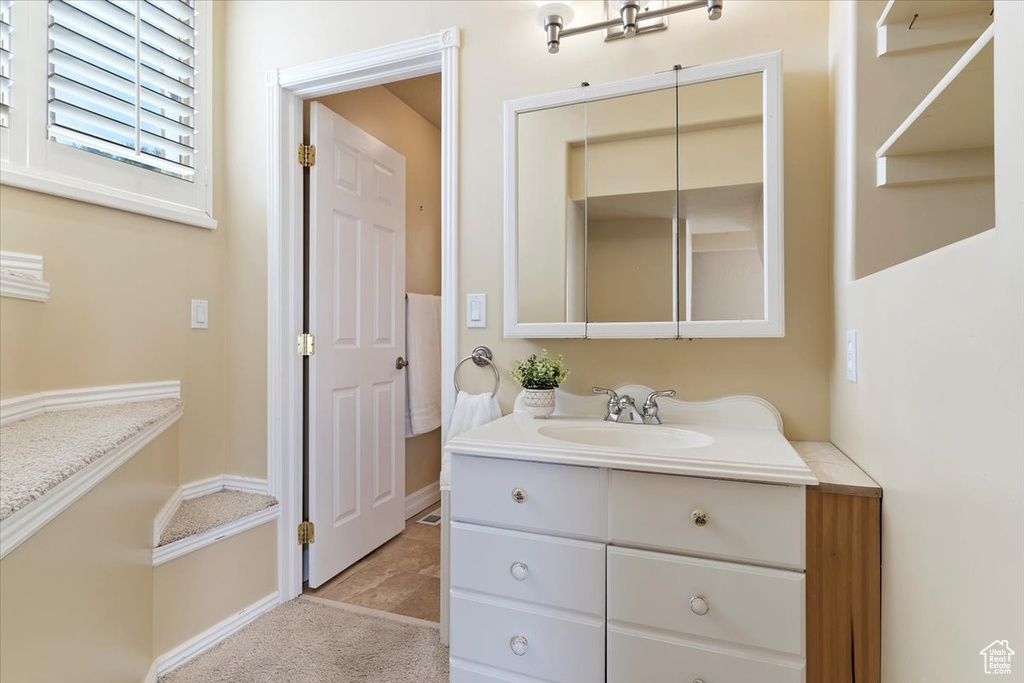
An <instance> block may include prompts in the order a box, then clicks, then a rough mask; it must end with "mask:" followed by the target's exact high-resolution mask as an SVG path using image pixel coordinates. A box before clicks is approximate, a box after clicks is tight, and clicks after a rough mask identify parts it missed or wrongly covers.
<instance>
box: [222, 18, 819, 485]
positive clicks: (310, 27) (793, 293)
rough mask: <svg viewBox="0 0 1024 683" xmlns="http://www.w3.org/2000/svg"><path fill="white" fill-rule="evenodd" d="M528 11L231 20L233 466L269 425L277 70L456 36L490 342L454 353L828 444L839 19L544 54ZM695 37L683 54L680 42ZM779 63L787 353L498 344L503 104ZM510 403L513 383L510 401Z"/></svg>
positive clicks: (464, 250) (471, 277)
mask: <svg viewBox="0 0 1024 683" xmlns="http://www.w3.org/2000/svg"><path fill="white" fill-rule="evenodd" d="M528 5H529V3H521V2H472V3H467V2H450V1H445V2H441V1H437V2H388V3H362V4H360V6H359V10H360V21H358V22H353V21H351V6H350V5H346V4H342V3H317V2H293V3H289V5H288V8H289V11H288V12H286V13H281V12H279V11H277V9H276V6H275V5H273V4H271V3H261V2H232V3H227V4H226V6H225V9H224V11H225V15H226V19H227V22H226V23H227V26H228V27H229V28H228V30H227V32H226V36H225V38H226V46H225V50H226V61H225V65H224V66H225V73H230V74H231V78H225V79H224V80H223V82H224V87H225V88H226V92H225V98H224V102H225V104H224V108H223V110H222V113H223V115H224V117H225V121H229V122H230V125H225V126H223V127H222V129H221V130H220V134H221V135H222V136H223V139H224V143H225V145H224V148H225V154H224V157H225V159H224V163H225V167H226V169H227V171H228V172H229V173H230V177H231V179H232V182H231V184H230V185H226V186H224V187H223V191H222V192H221V193H220V198H221V200H222V202H223V211H222V214H221V219H222V220H223V221H225V223H226V224H227V226H228V232H229V234H230V236H229V245H228V247H229V248H228V266H227V277H226V282H225V286H226V288H227V296H228V298H229V300H231V302H232V305H231V311H230V313H229V315H231V316H232V320H231V325H230V331H229V333H228V337H229V338H228V346H229V348H233V349H234V348H235V344H234V341H235V338H236V337H237V338H238V339H239V340H245V342H246V343H245V344H244V345H241V344H240V345H238V347H237V348H238V350H237V353H233V354H232V355H231V356H229V357H228V359H227V362H228V386H229V400H228V405H229V413H230V414H229V421H230V431H229V438H228V440H227V441H228V444H229V454H228V462H229V466H230V467H231V468H232V469H236V470H238V471H242V472H245V473H251V474H255V475H261V474H262V473H263V470H264V467H265V465H264V458H263V453H264V452H265V450H264V446H265V429H264V424H265V422H264V421H265V418H266V407H265V406H266V373H265V362H266V343H265V338H266V302H265V301H264V300H263V298H262V297H256V296H251V293H252V292H254V291H255V292H262V291H265V287H266V248H267V244H266V199H265V193H264V187H265V183H266V174H267V169H266V162H265V158H266V154H265V146H266V142H265V140H266V113H265V111H266V93H265V90H266V80H265V74H266V71H267V70H268V69H271V68H274V67H287V66H293V65H297V64H302V63H305V62H309V61H313V60H317V59H324V58H327V57H332V56H335V55H339V54H345V53H349V52H353V51H356V50H361V49H366V48H371V47H376V46H380V45H384V44H388V43H392V42H395V41H398V40H403V39H407V38H415V37H418V36H422V35H426V34H429V33H432V32H436V31H439V30H441V29H443V28H446V27H449V26H459V27H461V28H462V29H463V31H462V48H461V50H460V53H461V54H460V82H459V85H460V97H461V102H460V131H459V153H460V166H459V169H460V187H459V220H460V228H459V229H460V244H459V266H460V273H459V283H460V284H459V288H460V293H459V302H460V314H459V320H460V321H461V320H463V319H464V313H465V312H464V308H463V303H462V302H463V299H464V297H465V294H466V293H467V292H485V293H486V294H487V295H488V303H489V310H488V313H489V316H488V327H487V328H486V329H479V330H478V329H473V330H467V329H460V332H459V351H460V353H461V354H463V355H465V354H466V353H467V352H468V350H470V349H472V348H473V347H474V346H476V345H477V344H486V345H488V346H490V347H491V348H492V349H493V350H494V352H495V360H496V362H497V363H498V365H499V366H500V367H501V368H502V369H503V370H507V369H508V368H510V367H511V364H512V362H513V360H514V359H516V358H519V357H522V356H524V355H525V354H527V353H529V352H530V351H533V350H535V349H537V348H540V347H541V346H543V347H546V348H548V349H549V350H551V351H552V352H557V353H563V354H565V357H566V361H567V362H568V364H569V366H570V368H571V369H572V371H573V374H572V375H571V377H570V379H569V382H568V385H567V388H568V389H569V390H571V391H587V390H589V387H590V385H591V384H598V383H600V384H604V385H605V386H608V385H609V384H612V385H614V384H616V383H619V382H627V381H636V382H642V383H646V384H651V385H658V387H659V388H665V387H666V386H671V387H674V388H676V389H677V390H679V392H680V395H681V396H682V397H684V398H690V399H703V398H709V397H714V396H721V395H722V394H729V393H755V394H760V395H762V396H764V397H765V398H767V399H769V400H771V401H772V402H774V403H775V405H777V406H778V407H779V409H780V410H781V411H782V415H783V417H784V419H785V421H786V432H787V434H788V435H789V436H791V437H794V438H801V439H825V438H827V437H828V418H829V416H828V400H827V396H828V356H829V349H830V345H829V341H828V339H829V319H830V302H829V297H828V284H827V283H828V272H829V263H828V212H827V208H828V191H829V186H828V175H827V173H828V157H829V153H828V144H827V143H828V129H827V120H828V119H827V113H828V110H827V103H828V101H827V93H828V70H827V39H828V6H827V5H826V4H825V3H810V2H789V3H786V2H782V3H776V2H743V1H741V0H735V1H731V2H730V3H728V4H727V6H726V10H725V15H724V16H723V18H722V20H721V21H718V22H714V23H709V22H708V20H707V16H706V14H705V13H702V12H690V13H686V14H683V15H679V16H677V17H673V18H672V26H671V28H670V29H669V30H668V31H665V32H662V33H658V34H652V35H649V36H645V37H643V38H641V39H639V40H624V41H616V42H612V43H605V42H604V40H603V38H602V36H601V35H600V34H597V33H595V34H589V35H584V36H578V37H574V38H570V39H567V40H566V41H565V43H564V45H563V49H562V52H561V53H560V54H558V55H550V54H548V53H547V51H546V50H545V49H544V41H543V33H542V32H541V30H540V29H539V28H538V27H537V25H536V23H535V21H534V16H533V15H534V9H533V8H532V7H530V6H528ZM574 7H575V8H576V9H577V21H579V22H581V23H582V22H585V21H588V20H592V19H595V18H597V16H598V15H599V14H600V13H601V11H602V8H603V3H599V2H580V3H576V4H575V5H574ZM681 37H685V40H683V39H681ZM779 49H781V50H784V52H785V59H784V64H785V74H784V87H785V94H784V97H785V140H786V144H785V159H786V177H785V188H786V197H785V199H786V237H785V239H786V264H787V268H786V285H787V287H786V292H787V300H786V304H787V305H786V332H787V334H786V338H785V339H747V340H743V339H730V340H705V341H694V342H687V341H658V340H643V341H632V340H600V341H594V340H591V341H585V342H584V341H566V340H545V341H543V342H534V341H529V340H506V339H504V338H503V334H502V325H501V319H502V311H501V302H502V263H503V259H502V201H503V197H502V181H501V178H502V133H501V131H502V122H501V107H502V103H503V101H504V100H506V99H510V98H517V97H524V96H527V95H536V94H539V93H544V92H551V91H555V90H561V89H564V88H566V87H571V86H572V85H573V84H576V83H579V82H580V81H582V80H588V81H590V82H591V83H604V82H609V81H614V80H619V79H625V78H632V77H636V76H640V75H644V74H649V73H652V72H654V71H656V70H659V69H664V68H669V67H671V65H672V64H676V63H680V64H695V63H709V62H715V61H720V60H726V59H732V58H738V57H744V56H749V55H753V54H758V53H763V52H766V51H769V50H779ZM465 381H466V384H467V388H470V389H474V388H478V389H480V390H482V389H484V388H486V386H487V382H488V381H489V380H488V379H487V376H486V373H482V372H481V373H466V379H465ZM515 393H516V388H515V387H514V386H513V383H512V382H511V381H510V380H509V379H508V376H507V375H505V377H504V381H503V382H502V390H501V393H500V399H501V401H502V404H503V405H504V407H505V409H506V410H508V409H509V408H510V406H511V403H512V400H513V397H514V396H515Z"/></svg>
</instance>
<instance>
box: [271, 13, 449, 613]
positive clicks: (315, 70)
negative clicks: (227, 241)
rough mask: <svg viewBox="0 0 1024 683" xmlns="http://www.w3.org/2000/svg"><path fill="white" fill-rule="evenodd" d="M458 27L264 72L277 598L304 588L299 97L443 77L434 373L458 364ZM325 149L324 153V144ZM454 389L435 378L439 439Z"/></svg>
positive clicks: (288, 596)
mask: <svg viewBox="0 0 1024 683" xmlns="http://www.w3.org/2000/svg"><path fill="white" fill-rule="evenodd" d="M458 48H459V29H457V28H450V29H445V30H444V31H441V32H440V33H435V34H432V35H429V36H424V37H422V38H415V39H413V40H406V41H403V42H401V43H395V44H393V45H388V46H385V47H379V48H374V49H371V50H365V51H363V52H356V53H353V54H348V55H343V56H340V57H334V58H331V59H326V60H323V61H320V62H312V63H309V64H303V65H300V66H294V67H289V68H286V69H272V70H271V71H269V72H268V73H267V95H268V97H267V104H268V112H267V115H268V116H267V122H268V154H269V156H268V164H267V169H268V173H267V175H268V179H267V181H268V185H267V483H268V485H269V489H270V494H271V495H273V496H276V497H277V499H278V500H279V501H280V503H281V516H280V518H279V520H278V529H277V542H278V548H277V583H278V591H279V596H280V599H281V601H285V600H291V599H292V598H294V597H295V596H297V595H299V594H300V593H301V592H302V546H300V545H298V543H297V542H296V540H297V536H296V533H297V529H298V525H299V523H300V522H301V521H302V436H303V435H302V359H301V357H300V356H299V355H298V353H297V352H296V344H295V340H296V336H297V335H298V334H299V333H301V332H303V329H302V306H303V301H302V294H303V288H302V278H303V270H302V232H303V231H302V227H303V226H302V197H303V192H302V168H301V167H300V166H299V164H298V161H297V153H298V146H299V144H300V143H301V142H302V101H303V100H304V99H309V98H315V97H321V96H324V95H330V94H333V93H338V92H345V91H349V90H358V89H360V88H368V87H372V86H375V85H381V84H384V83H390V82H392V81H398V80H403V79H406V78H415V77H416V76H425V75H427V74H432V73H438V72H440V74H441V377H442V378H450V377H452V373H453V372H454V369H455V362H456V361H457V360H458V357H457V356H456V351H457V337H458V310H459V309H458V291H459V287H458V187H459V183H458V130H459V127H458V117H459V61H458ZM322 153H326V150H324V151H323V152H322ZM454 403H455V390H454V387H453V385H452V383H451V382H450V381H448V382H446V381H443V379H442V382H441V430H442V431H441V439H442V443H443V441H444V437H445V431H447V425H448V422H449V418H450V416H451V411H452V406H453V405H454Z"/></svg>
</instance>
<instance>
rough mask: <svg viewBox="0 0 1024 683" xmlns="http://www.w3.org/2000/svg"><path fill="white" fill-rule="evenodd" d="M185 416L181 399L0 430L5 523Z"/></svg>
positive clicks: (80, 412)
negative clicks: (135, 440) (95, 465)
mask: <svg viewBox="0 0 1024 683" xmlns="http://www.w3.org/2000/svg"><path fill="white" fill-rule="evenodd" d="M180 414H181V401H180V400H178V399H176V398H168V399H161V400H156V401H140V402H138V403H120V404H117V405H108V406H100V407H92V408H80V409H73V410H59V411H54V412H48V413H42V414H39V415H34V416H32V417H26V418H24V419H21V420H17V421H12V422H9V423H7V424H5V425H3V427H2V428H0V441H2V443H3V448H2V449H0V469H2V470H3V476H2V477H0V521H3V520H6V519H7V518H8V517H10V516H11V515H13V514H14V513H16V512H18V511H19V510H21V509H22V508H24V507H26V506H28V505H29V504H30V503H32V502H34V501H36V500H38V499H40V498H42V497H43V496H45V495H46V494H47V493H49V492H50V491H51V490H53V489H54V488H56V487H57V485H58V484H61V483H62V482H64V481H66V480H68V479H70V478H71V477H72V476H74V475H75V474H78V473H79V472H81V471H82V470H84V469H85V468H87V467H89V466H90V465H92V464H93V463H97V462H99V461H101V460H103V459H104V457H105V456H107V455H110V454H113V453H116V452H117V451H118V449H119V448H121V447H122V446H124V445H125V444H127V443H128V442H130V441H131V440H132V439H133V438H137V437H138V436H139V435H140V434H142V433H144V432H146V430H148V429H150V428H151V427H153V426H154V425H157V424H159V423H162V422H167V421H168V420H169V419H171V418H175V419H176V416H178V415H180Z"/></svg>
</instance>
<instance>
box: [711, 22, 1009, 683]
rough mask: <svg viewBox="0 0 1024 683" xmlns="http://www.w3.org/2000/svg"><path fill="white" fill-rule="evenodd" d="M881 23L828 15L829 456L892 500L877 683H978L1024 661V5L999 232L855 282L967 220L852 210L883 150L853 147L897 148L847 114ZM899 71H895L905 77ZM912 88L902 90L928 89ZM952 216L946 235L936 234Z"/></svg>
mask: <svg viewBox="0 0 1024 683" xmlns="http://www.w3.org/2000/svg"><path fill="white" fill-rule="evenodd" d="M883 5H884V3H883V2H870V3H862V4H860V5H858V6H857V7H854V6H853V5H851V4H847V3H843V2H838V3H835V2H834V3H832V11H833V17H832V29H833V39H834V42H833V52H834V57H833V59H834V64H833V68H834V72H833V76H834V85H835V93H836V95H835V96H836V102H835V116H836V177H835V207H834V218H835V277H834V290H835V294H834V296H835V311H836V322H835V329H834V331H833V335H834V336H833V342H832V346H833V348H834V353H833V356H834V358H833V364H832V373H831V374H832V439H833V441H834V442H835V443H836V445H837V446H839V448H841V449H842V450H843V451H845V452H846V453H847V454H848V455H849V456H850V457H851V458H853V459H854V460H855V461H856V462H857V463H858V464H859V465H860V466H861V467H863V468H864V469H865V470H866V471H867V472H868V473H869V474H870V475H871V476H872V477H874V479H875V480H876V481H878V483H879V484H881V485H882V488H883V490H884V496H885V497H884V499H883V503H882V561H883V567H882V620H883V621H882V680H885V681H939V680H943V681H966V680H980V679H982V678H985V675H984V673H983V672H982V662H981V657H980V656H979V654H978V653H979V651H980V650H981V649H982V648H983V647H985V646H986V645H988V644H989V643H990V642H992V640H994V639H996V638H999V639H1000V640H1002V639H1008V641H1009V643H1010V646H1011V647H1012V648H1014V649H1015V650H1016V651H1017V652H1018V653H1020V652H1021V648H1020V647H1019V645H1018V644H1019V643H1024V623H1022V619H1021V615H1022V614H1024V588H1022V586H1024V584H1022V582H1021V558H1022V554H1024V509H1022V497H1024V495H1022V494H1024V492H1022V488H1021V487H1022V482H1024V458H1022V453H1024V396H1022V392H1024V258H1022V254H1024V208H1022V204H1021V199H1020V197H1021V193H1020V190H1021V187H1024V138H1022V129H1021V126H1020V122H1021V121H1022V120H1024V80H1022V75H1021V70H1020V65H1021V64H1022V63H1024V47H1022V43H1021V40H1020V36H1021V35H1022V34H1024V5H1022V4H1020V3H1018V2H997V3H996V8H995V17H996V19H995V21H996V38H995V60H996V63H995V73H996V106H995V112H996V120H995V124H996V201H997V203H996V214H995V223H994V224H995V228H994V229H990V230H988V231H986V232H983V233H982V234H979V235H976V236H974V237H970V238H968V239H965V240H963V241H959V242H956V243H954V244H951V245H949V246H947V247H945V248H943V249H939V250H936V251H931V252H930V253H926V254H925V255H923V256H920V257H918V258H915V259H913V260H908V261H906V262H904V263H900V264H899V265H895V266H893V267H891V268H888V269H885V270H881V271H879V272H876V273H874V274H873V275H870V276H868V277H863V278H861V279H856V278H857V276H856V272H855V267H854V260H855V259H854V256H855V254H854V245H857V248H859V246H860V245H862V241H861V239H860V237H861V236H860V233H861V232H862V231H864V230H868V231H876V232H877V231H880V230H887V231H888V230H891V231H893V232H894V233H898V234H904V235H905V234H910V233H913V232H915V231H918V232H920V231H922V230H927V231H931V230H932V229H935V230H938V231H955V230H956V228H957V226H956V225H955V224H953V225H951V223H954V222H955V221H957V220H959V219H960V218H961V216H962V214H961V213H960V210H959V209H956V208H955V207H953V205H954V204H956V202H957V201H958V198H959V197H960V196H961V192H960V191H961V190H962V188H958V187H956V186H955V185H950V184H944V185H937V186H932V187H929V188H922V189H921V192H923V193H925V194H926V195H927V197H922V198H921V199H920V200H919V201H920V202H924V201H925V199H927V200H929V201H931V202H932V204H933V205H934V208H933V211H932V212H927V213H925V214H919V215H918V216H917V217H916V218H915V216H914V214H912V213H908V212H905V211H899V212H896V213H893V214H886V215H882V216H879V215H878V214H875V213H872V212H868V211H865V212H863V213H862V209H864V208H865V205H864V203H863V201H857V202H856V203H854V202H853V201H852V200H851V197H854V196H857V197H860V196H862V195H861V191H862V188H861V187H860V186H859V184H858V186H857V187H856V188H853V189H852V190H851V182H850V181H851V179H850V172H851V169H852V168H855V167H856V166H859V165H860V163H862V160H863V158H864V155H865V154H867V155H870V154H871V151H872V150H871V149H870V145H869V146H868V147H869V148H868V149H864V148H863V147H861V146H857V147H854V148H853V149H852V150H851V148H850V147H848V146H847V144H846V143H847V142H848V141H850V140H856V139H857V138H858V137H864V136H873V135H876V134H877V135H880V136H882V137H884V136H885V135H886V134H887V133H886V131H885V130H884V129H882V130H877V131H876V130H875V129H874V126H873V125H872V123H871V122H872V121H873V120H875V119H876V118H877V117H878V116H880V115H879V114H877V113H875V114H873V115H872V116H871V117H869V118H867V119H865V118H864V117H861V116H859V110H856V111H857V113H858V116H856V117H854V116H853V113H854V111H855V110H854V109H853V107H852V106H851V103H850V101H849V98H848V96H847V93H848V90H847V86H848V85H851V83H850V79H851V78H852V77H854V76H856V77H857V81H856V88H857V91H858V92H861V89H862V88H863V87H866V85H867V84H865V83H864V82H863V81H862V80H861V77H862V76H864V74H863V73H860V72H859V67H860V66H861V65H863V64H864V63H865V62H873V61H876V58H875V57H874V21H875V19H876V18H877V17H878V14H879V12H880V11H881V9H882V7H883ZM726 7H727V8H728V7H729V5H728V4H727V5H726ZM854 15H856V16H854ZM854 28H855V29H856V33H852V32H851V30H852V29H854ZM850 42H854V43H855V45H856V48H857V49H858V51H859V54H858V55H856V56H854V55H851V53H850V52H849V51H848V48H847V47H846V46H847V45H848V44H849V43H850ZM962 49H966V48H962ZM901 59H903V58H902V57H900V58H897V59H894V60H889V59H888V58H887V59H886V60H885V61H888V62H889V65H890V68H891V69H896V70H898V69H900V68H902V66H903V65H902V63H901V62H900V61H899V60H901ZM877 61H881V60H877ZM855 66H856V67H858V69H854V68H853V67H855ZM872 68H873V67H872ZM911 71H912V70H911ZM905 76H907V77H908V80H907V82H906V88H908V89H916V90H918V91H919V90H920V89H921V88H922V87H924V88H925V89H927V83H925V84H923V85H922V84H919V83H917V82H916V81H915V80H914V79H913V78H912V76H913V74H912V73H907V74H905ZM888 78H891V79H895V78H896V75H895V74H894V75H890V76H889V77H888ZM869 82H870V81H869ZM890 95H891V96H892V98H893V100H894V101H886V102H885V106H886V107H889V106H895V107H903V106H904V105H906V104H908V102H906V101H905V100H912V99H913V95H912V94H911V95H909V96H908V95H904V93H903V92H902V90H901V88H893V89H890V90H888V91H887V97H888V96H890ZM871 101H873V102H874V103H875V106H881V102H882V101H880V100H878V98H874V99H873V100H871ZM860 102H861V104H862V105H866V102H865V100H864V99H863V98H861V99H860ZM909 110H910V109H909V108H904V111H909ZM897 118H898V117H897ZM851 131H853V132H855V133H856V135H854V136H851V135H849V134H850V132H851ZM857 144H858V145H859V144H860V142H859V140H858V141H857ZM851 151H854V152H855V153H856V154H857V155H858V158H857V160H856V163H855V162H854V160H853V159H852V158H851ZM868 160H869V161H872V159H871V158H870V156H869V157H868ZM859 181H860V178H858V183H859ZM851 192H853V193H855V194H851ZM887 201H895V200H893V199H889V200H887ZM943 212H948V213H947V218H946V219H945V220H944V221H941V222H938V223H936V222H933V217H934V215H937V214H941V213H943ZM975 218H977V217H975ZM882 219H884V220H882ZM897 239H898V238H897ZM846 330H856V331H857V334H858V345H859V350H858V351H859V381H858V382H857V383H856V384H853V383H850V382H847V381H846V378H845V363H844V351H843V349H844V346H845V344H844V341H843V340H844V337H845V333H846ZM1020 657H1021V655H1020V654H1018V655H1017V656H1016V657H1015V658H1014V660H1013V671H1014V673H1016V675H1017V679H1018V680H1020V670H1022V669H1024V665H1020V662H1019V661H1018V660H1019V658H1020Z"/></svg>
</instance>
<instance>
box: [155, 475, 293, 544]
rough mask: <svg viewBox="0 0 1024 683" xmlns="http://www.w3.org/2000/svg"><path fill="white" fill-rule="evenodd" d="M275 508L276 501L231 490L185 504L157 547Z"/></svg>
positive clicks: (259, 495)
mask: <svg viewBox="0 0 1024 683" xmlns="http://www.w3.org/2000/svg"><path fill="white" fill-rule="evenodd" d="M275 505H277V499H276V498H274V497H273V496H267V495H262V494H259V493H247V492H245V491H234V490H232V489H222V490H220V491H216V492H214V493H208V494H206V495H205V496H199V497H197V498H190V499H188V500H183V501H181V505H179V506H178V509H177V511H176V512H175V513H174V516H173V517H171V520H170V521H169V522H168V523H167V526H166V527H164V530H163V531H162V532H161V534H160V543H159V545H158V547H163V546H165V545H170V544H171V543H175V542H177V541H180V540H182V539H185V538H188V537H190V536H198V535H199V534H202V533H205V532H207V531H209V530H211V529H215V528H217V527H219V526H222V525H224V524H228V523H230V522H234V521H236V520H239V519H242V518H244V517H248V516H249V515H252V514H255V513H257V512H259V511H261V510H265V509H267V508H269V507H273V506H275Z"/></svg>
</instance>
